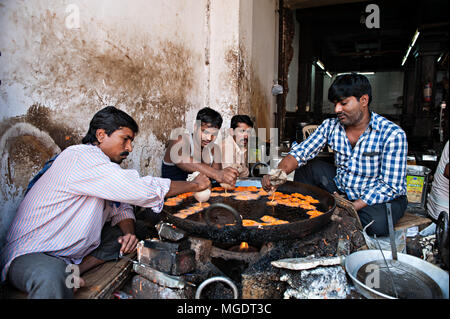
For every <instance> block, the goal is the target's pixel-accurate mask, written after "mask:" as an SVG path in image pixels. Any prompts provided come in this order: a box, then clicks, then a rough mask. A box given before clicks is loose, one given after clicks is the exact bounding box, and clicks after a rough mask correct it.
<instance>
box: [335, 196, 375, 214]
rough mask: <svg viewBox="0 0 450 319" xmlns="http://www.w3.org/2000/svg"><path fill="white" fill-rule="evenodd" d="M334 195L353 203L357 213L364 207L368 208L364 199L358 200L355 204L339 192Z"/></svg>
mask: <svg viewBox="0 0 450 319" xmlns="http://www.w3.org/2000/svg"><path fill="white" fill-rule="evenodd" d="M333 195H335V196H339V197H340V198H342V199H344V200H346V201H347V202H349V203H351V204H352V205H353V208H355V210H356V211H358V210H360V209H363V208H364V207H367V203H366V202H365V201H363V200H362V199H360V198H359V199H357V200H355V201H353V202H351V201H349V200H347V199H346V198H345V197H344V196H343V195H341V194H339V193H338V192H334V193H333Z"/></svg>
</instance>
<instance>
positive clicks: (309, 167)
mask: <svg viewBox="0 0 450 319" xmlns="http://www.w3.org/2000/svg"><path fill="white" fill-rule="evenodd" d="M328 99H329V100H330V101H331V102H332V103H334V105H335V113H336V115H337V116H336V118H331V119H326V120H325V121H323V122H322V124H321V125H320V126H319V127H318V128H317V129H316V130H315V131H314V132H313V133H312V134H311V135H310V136H309V137H308V138H307V139H306V140H305V141H303V142H302V143H301V144H297V143H294V144H293V145H292V148H291V151H290V152H289V155H288V156H286V157H285V158H284V159H283V160H282V161H281V162H280V164H279V165H278V169H281V170H283V171H285V172H286V174H289V173H291V172H292V171H293V170H296V171H295V176H294V180H295V181H298V182H302V183H305V184H310V185H315V186H318V187H320V188H323V189H325V190H327V191H328V192H330V193H337V194H339V195H342V196H345V197H346V198H347V199H348V200H350V201H352V202H353V205H354V207H355V209H356V210H357V212H358V215H359V217H360V220H361V223H362V225H363V226H366V225H367V224H369V223H370V222H371V221H372V220H374V221H375V222H374V223H373V224H372V225H371V226H369V227H368V228H367V233H368V234H371V235H372V234H376V235H379V236H385V235H387V234H388V233H389V230H388V224H387V210H386V203H387V202H389V203H391V207H392V217H393V221H394V223H395V222H396V221H397V220H398V219H400V218H401V217H402V216H403V214H404V212H405V209H406V206H407V203H408V202H407V197H406V156H407V148H408V144H407V141H406V134H405V132H404V131H403V130H402V129H401V128H400V127H399V126H398V125H396V124H394V123H392V122H391V121H389V120H387V119H385V118H384V117H382V116H380V115H378V114H376V113H374V112H372V111H371V110H370V109H369V105H370V102H371V101H372V89H371V86H370V83H369V80H368V79H367V78H366V77H365V76H363V75H360V74H355V73H352V74H346V75H341V76H339V77H337V78H336V80H335V81H334V82H333V84H332V85H331V87H330V89H329V91H328ZM326 145H329V146H330V147H331V149H332V150H333V153H334V162H335V165H332V164H329V163H325V162H322V161H320V160H317V159H314V157H315V156H316V155H317V154H318V153H319V152H320V151H321V150H322V149H323V148H324V147H325V146H326ZM262 183H263V187H264V188H265V189H267V190H269V189H272V190H273V186H271V184H270V180H269V176H268V175H266V176H265V177H264V178H263V182H262Z"/></svg>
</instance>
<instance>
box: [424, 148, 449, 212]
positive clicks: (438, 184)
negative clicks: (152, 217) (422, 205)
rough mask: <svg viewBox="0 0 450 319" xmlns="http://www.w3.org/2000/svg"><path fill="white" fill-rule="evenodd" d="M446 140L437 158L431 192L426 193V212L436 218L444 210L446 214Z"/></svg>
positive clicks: (447, 169)
mask: <svg viewBox="0 0 450 319" xmlns="http://www.w3.org/2000/svg"><path fill="white" fill-rule="evenodd" d="M448 143H449V142H448V141H447V143H446V144H445V147H444V150H443V151H442V155H441V159H440V160H439V164H438V167H437V169H436V173H435V174H434V180H433V184H432V186H431V192H430V194H429V195H428V201H427V212H428V215H429V216H430V217H431V218H432V219H434V220H437V219H438V217H439V214H440V213H441V212H443V211H445V212H446V213H447V215H448V206H449V204H448V199H449V198H448V179H449V177H448V176H449V166H448V162H449V155H448Z"/></svg>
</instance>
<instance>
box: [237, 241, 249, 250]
mask: <svg viewBox="0 0 450 319" xmlns="http://www.w3.org/2000/svg"><path fill="white" fill-rule="evenodd" d="M239 250H241V251H242V250H248V243H246V242H245V241H243V242H242V243H241V245H240V246H239Z"/></svg>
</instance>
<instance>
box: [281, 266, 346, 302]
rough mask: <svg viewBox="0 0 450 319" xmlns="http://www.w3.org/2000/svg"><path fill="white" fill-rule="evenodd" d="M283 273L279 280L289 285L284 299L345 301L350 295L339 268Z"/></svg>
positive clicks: (320, 268) (343, 272) (343, 274)
mask: <svg viewBox="0 0 450 319" xmlns="http://www.w3.org/2000/svg"><path fill="white" fill-rule="evenodd" d="M283 272H285V273H284V274H283V275H282V276H281V277H280V280H281V281H285V282H287V283H288V285H289V288H287V289H286V291H285V292H284V299H291V298H293V299H346V298H347V295H348V294H349V293H350V288H349V285H348V282H347V277H346V274H345V271H344V269H343V268H342V267H341V266H334V267H317V268H315V269H312V270H302V271H283Z"/></svg>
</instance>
